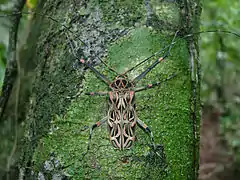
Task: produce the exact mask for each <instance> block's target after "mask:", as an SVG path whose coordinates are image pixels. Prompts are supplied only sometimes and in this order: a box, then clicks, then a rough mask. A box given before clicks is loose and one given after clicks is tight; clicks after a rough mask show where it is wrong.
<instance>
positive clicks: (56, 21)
mask: <svg viewBox="0 0 240 180" xmlns="http://www.w3.org/2000/svg"><path fill="white" fill-rule="evenodd" d="M2 12H4V11H2ZM5 13H6V14H3V15H0V17H8V16H15V15H18V14H37V15H38V16H41V17H44V18H48V19H50V20H52V21H53V22H55V23H58V24H60V25H61V26H62V27H64V28H65V29H66V30H67V31H68V32H71V33H72V34H73V37H74V38H77V39H78V40H79V41H80V42H81V43H82V44H83V45H84V46H86V47H87V48H91V46H90V47H89V46H88V45H87V44H86V43H85V42H84V41H83V40H81V39H80V38H79V37H78V36H76V35H75V34H74V32H73V31H72V30H70V29H69V27H67V26H66V25H64V24H61V23H60V22H59V21H58V20H56V19H54V18H52V17H51V16H47V15H44V14H41V13H37V12H12V13H10V14H9V12H5ZM96 57H97V59H98V60H99V61H100V62H101V63H103V64H104V65H105V66H106V67H107V68H108V69H109V70H110V71H112V72H114V73H115V74H117V75H119V74H118V72H117V71H116V70H114V69H113V68H111V67H110V66H109V65H108V64H107V63H105V62H104V61H103V60H102V59H101V58H100V57H99V56H98V55H97V56H96Z"/></svg>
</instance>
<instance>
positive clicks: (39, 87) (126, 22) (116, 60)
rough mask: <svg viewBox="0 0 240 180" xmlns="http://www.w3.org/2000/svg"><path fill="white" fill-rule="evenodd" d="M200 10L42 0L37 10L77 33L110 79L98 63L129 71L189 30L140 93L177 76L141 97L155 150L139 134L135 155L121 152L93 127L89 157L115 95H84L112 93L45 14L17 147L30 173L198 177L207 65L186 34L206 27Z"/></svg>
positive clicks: (30, 60) (32, 42) (34, 35)
mask: <svg viewBox="0 0 240 180" xmlns="http://www.w3.org/2000/svg"><path fill="white" fill-rule="evenodd" d="M199 9H200V8H199V2H198V1H192V2H186V1H178V3H176V2H175V1H151V0H145V1H127V0H126V1H88V2H86V1H61V0H57V1H50V0H49V1H47V2H44V3H43V1H41V2H40V4H39V6H38V12H40V13H41V14H45V15H47V16H51V17H52V18H54V19H57V20H58V21H59V22H61V23H62V24H64V25H65V26H67V27H69V29H70V30H71V31H73V32H74V34H71V33H68V35H69V36H70V38H71V39H72V41H73V43H74V44H75V45H76V47H77V48H75V50H76V53H77V55H78V57H82V58H83V57H84V58H87V59H88V62H89V63H90V64H92V65H93V66H94V67H95V68H97V70H98V71H100V72H101V73H103V74H104V75H105V76H107V77H108V78H109V79H111V80H113V79H114V76H115V75H114V73H113V72H111V71H110V70H109V69H108V68H106V66H104V65H103V64H102V63H101V62H100V61H99V59H98V58H97V57H100V58H101V59H103V61H105V62H106V63H107V64H108V65H109V66H110V67H112V68H114V69H116V71H117V72H118V73H123V72H124V71H126V70H127V69H129V68H131V67H133V66H135V65H136V64H137V63H139V62H140V61H142V60H143V59H145V58H147V57H148V56H150V55H152V54H153V53H155V52H157V51H159V50H160V49H161V48H163V47H166V46H167V45H169V44H170V43H171V41H172V39H173V35H174V34H175V32H176V31H177V30H180V32H179V33H178V34H179V35H180V36H179V37H178V38H177V40H176V41H174V45H173V48H172V50H171V55H170V56H169V57H167V58H166V59H165V61H164V62H163V63H160V64H159V65H157V66H156V67H155V68H154V69H153V70H152V71H150V72H149V73H148V74H147V76H146V77H145V78H143V79H142V80H141V81H140V82H139V83H138V85H137V87H140V86H144V85H147V84H150V83H155V82H158V81H163V80H164V79H166V78H167V77H169V75H171V74H176V77H174V78H172V79H171V80H169V81H167V82H165V83H162V85H161V86H158V87H156V88H153V89H149V90H146V91H142V92H139V93H136V106H137V114H138V117H139V119H141V120H142V121H144V122H145V123H146V124H147V125H148V126H149V128H150V129H151V131H152V132H153V134H154V138H155V142H156V144H157V145H158V146H157V147H158V148H157V150H156V151H153V150H152V149H151V148H150V147H149V146H148V145H149V144H150V138H149V137H148V136H147V134H145V133H144V132H143V131H142V130H141V129H140V128H137V130H136V136H137V140H136V142H135V143H134V145H133V146H132V148H131V149H129V150H124V151H118V150H115V149H114V148H113V147H112V146H111V145H110V142H109V138H108V136H109V135H108V131H107V127H106V125H102V126H101V127H99V128H97V129H96V130H94V132H93V136H92V142H91V145H90V150H89V151H88V152H87V153H86V154H85V155H84V153H85V152H86V151H87V142H88V136H89V127H91V126H92V125H93V124H94V123H95V122H97V121H99V120H101V119H103V118H104V117H106V115H107V110H108V105H107V99H106V97H100V96H93V97H90V96H86V95H84V93H85V92H91V91H94V92H97V91H108V90H109V89H108V87H107V86H106V84H104V83H103V81H101V80H100V79H99V78H98V77H96V75H95V74H94V73H93V72H91V71H90V69H88V68H85V67H83V65H81V64H79V63H77V62H78V61H77V60H76V58H74V56H73V54H72V51H71V48H70V43H69V41H68V39H67V38H66V32H68V31H66V29H65V28H63V26H62V25H61V24H59V23H56V22H54V21H52V20H51V19H49V18H44V17H42V16H40V15H36V21H35V23H34V24H33V25H32V29H31V33H30V34H29V42H28V43H27V45H28V46H29V48H28V49H27V50H24V51H22V52H21V54H20V56H21V57H20V58H21V60H22V59H24V60H22V61H23V62H24V63H22V64H25V65H23V66H25V67H24V68H25V69H27V68H29V64H31V68H30V69H31V70H30V72H32V69H33V68H34V70H35V73H34V76H33V77H32V78H31V81H30V82H32V83H31V93H30V97H29V103H28V106H27V108H24V111H20V112H21V113H22V114H21V118H22V119H24V123H25V126H24V128H25V133H24V141H21V143H19V145H18V148H19V149H22V153H21V155H20V156H19V157H16V158H17V159H18V162H19V164H20V168H19V170H20V172H21V173H20V174H21V177H24V178H25V179H29V178H30V177H32V178H33V177H45V179H53V178H54V177H69V178H70V179H170V180H171V179H196V177H197V169H198V136H199V135H198V134H199V133H198V130H199V128H198V127H199V107H200V99H199V87H200V82H199V78H200V77H199V66H200V65H199V61H198V54H197V53H198V49H197V47H198V46H197V43H196V39H193V38H192V39H190V38H189V39H187V40H186V38H185V39H184V38H181V36H183V35H185V34H189V33H191V32H193V31H196V30H197V29H198V19H199V14H200V13H199V12H200V11H199ZM193 24H194V25H193ZM78 38H80V39H81V40H82V41H83V42H85V43H86V44H87V46H88V47H86V46H85V45H84V44H83V43H82V42H81V41H80V40H79V39H78ZM23 52H24V53H23ZM161 55H162V54H160V55H156V56H155V57H153V58H152V59H150V60H149V61H147V62H146V63H144V65H142V66H140V67H139V68H136V69H135V70H133V71H131V73H129V74H128V78H129V79H133V78H134V77H136V76H137V75H139V74H140V73H141V72H142V71H143V70H145V69H146V68H147V67H148V66H149V65H150V64H151V63H153V62H154V61H155V60H156V59H157V58H159V57H161ZM35 64H36V68H35ZM27 72H29V70H28V71H27ZM27 74H29V73H27ZM31 74H32V73H31ZM76 94H78V95H79V96H78V97H74V98H71V97H72V96H74V95H76ZM20 96H21V95H20ZM24 97H25V96H24ZM23 117H24V118H23Z"/></svg>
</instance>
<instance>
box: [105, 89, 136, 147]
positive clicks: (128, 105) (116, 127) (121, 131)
mask: <svg viewBox="0 0 240 180" xmlns="http://www.w3.org/2000/svg"><path fill="white" fill-rule="evenodd" d="M109 106H110V107H109V111H108V129H109V135H110V141H111V143H112V145H113V146H114V147H115V148H117V149H127V148H130V147H131V146H132V145H133V143H134V140H135V127H136V111H135V102H134V92H133V91H127V92H124V93H119V92H117V91H116V92H114V91H113V92H109Z"/></svg>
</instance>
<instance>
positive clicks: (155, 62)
mask: <svg viewBox="0 0 240 180" xmlns="http://www.w3.org/2000/svg"><path fill="white" fill-rule="evenodd" d="M178 32H179V31H177V32H176V33H175V35H174V37H173V39H172V42H171V44H170V46H169V48H168V51H167V52H166V53H165V54H164V55H163V56H162V57H160V58H158V59H157V60H156V61H154V62H153V63H152V64H151V65H150V66H149V67H148V68H147V69H146V70H145V71H143V72H142V73H141V74H139V75H138V76H137V77H136V78H134V79H133V81H132V83H133V84H136V83H137V82H138V81H139V80H141V79H142V78H143V77H145V76H146V74H147V73H148V72H149V71H151V70H152V69H153V68H154V67H155V66H156V65H158V64H159V63H160V62H162V61H163V60H164V59H165V58H166V57H168V56H169V54H170V52H171V49H172V47H173V45H174V42H175V38H176V36H177V34H178Z"/></svg>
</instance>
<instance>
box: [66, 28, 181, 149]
mask: <svg viewBox="0 0 240 180" xmlns="http://www.w3.org/2000/svg"><path fill="white" fill-rule="evenodd" d="M177 34H178V31H177V32H176V33H175V35H174V38H173V39H172V42H171V44H170V45H169V46H168V50H167V52H166V53H165V54H164V55H163V56H162V57H160V58H158V59H157V60H156V61H154V62H153V63H152V64H151V65H150V66H149V67H148V68H147V69H146V70H144V71H143V72H142V73H141V74H139V75H138V76H137V77H135V78H134V79H133V80H130V79H128V78H127V76H126V74H127V73H128V72H129V71H131V70H132V69H133V68H135V67H136V66H135V67H133V68H131V69H129V70H127V71H125V72H124V73H122V74H118V75H117V76H116V77H115V79H114V80H113V81H110V80H109V79H108V78H107V77H105V76H104V75H103V74H101V73H100V72H99V71H97V70H96V68H94V67H93V66H92V65H91V64H89V63H88V62H86V61H85V60H84V59H81V58H79V57H78V56H77V54H76V53H75V52H74V47H73V44H72V43H71V40H70V38H69V36H68V34H66V36H67V38H68V41H69V43H70V47H71V49H72V53H73V55H74V57H75V58H76V59H78V60H79V62H80V63H81V64H83V65H85V66H86V67H88V68H89V69H90V70H91V71H93V72H94V73H95V74H96V75H97V76H98V77H99V78H100V79H102V80H103V81H104V82H105V83H106V84H107V85H108V86H109V89H110V91H109V92H88V93H85V94H86V95H90V96H95V95H108V104H109V108H108V113H107V116H106V117H105V118H103V119H102V120H100V121H98V122H96V123H95V124H94V125H92V127H91V128H90V133H89V142H88V150H89V149H90V143H91V137H92V133H93V130H94V129H95V128H96V127H99V126H100V125H102V124H104V123H106V122H107V126H108V131H109V138H110V142H111V144H112V146H113V147H114V148H116V149H119V150H124V149H129V148H131V146H132V145H133V143H134V141H135V139H136V138H135V128H136V125H138V126H139V127H140V128H142V129H144V130H145V132H146V133H148V134H149V136H150V137H151V141H152V146H153V147H154V148H155V143H154V136H153V133H152V132H151V130H150V128H149V127H148V126H147V125H146V124H145V123H144V122H143V121H141V120H140V119H139V118H138V116H137V112H136V103H135V93H136V92H139V91H143V90H146V89H150V88H153V87H155V86H158V85H161V83H163V82H156V83H154V84H148V85H146V86H143V87H139V88H136V84H137V82H138V81H140V80H141V79H142V78H143V77H145V76H146V74H147V73H148V72H150V71H151V70H152V69H153V68H154V67H156V66H157V65H158V64H159V63H161V62H163V60H164V59H165V58H166V57H168V55H169V54H170V51H171V48H172V47H173V45H174V41H175V38H176V36H177ZM164 49H166V48H164ZM147 59H148V58H147ZM143 61H146V59H144V60H143ZM143 61H142V62H143ZM142 62H140V63H142ZM114 71H115V70H114ZM115 72H116V71H115ZM175 76H176V74H172V75H171V76H169V77H168V78H167V79H165V80H164V81H167V80H170V79H172V78H173V77H175Z"/></svg>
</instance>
